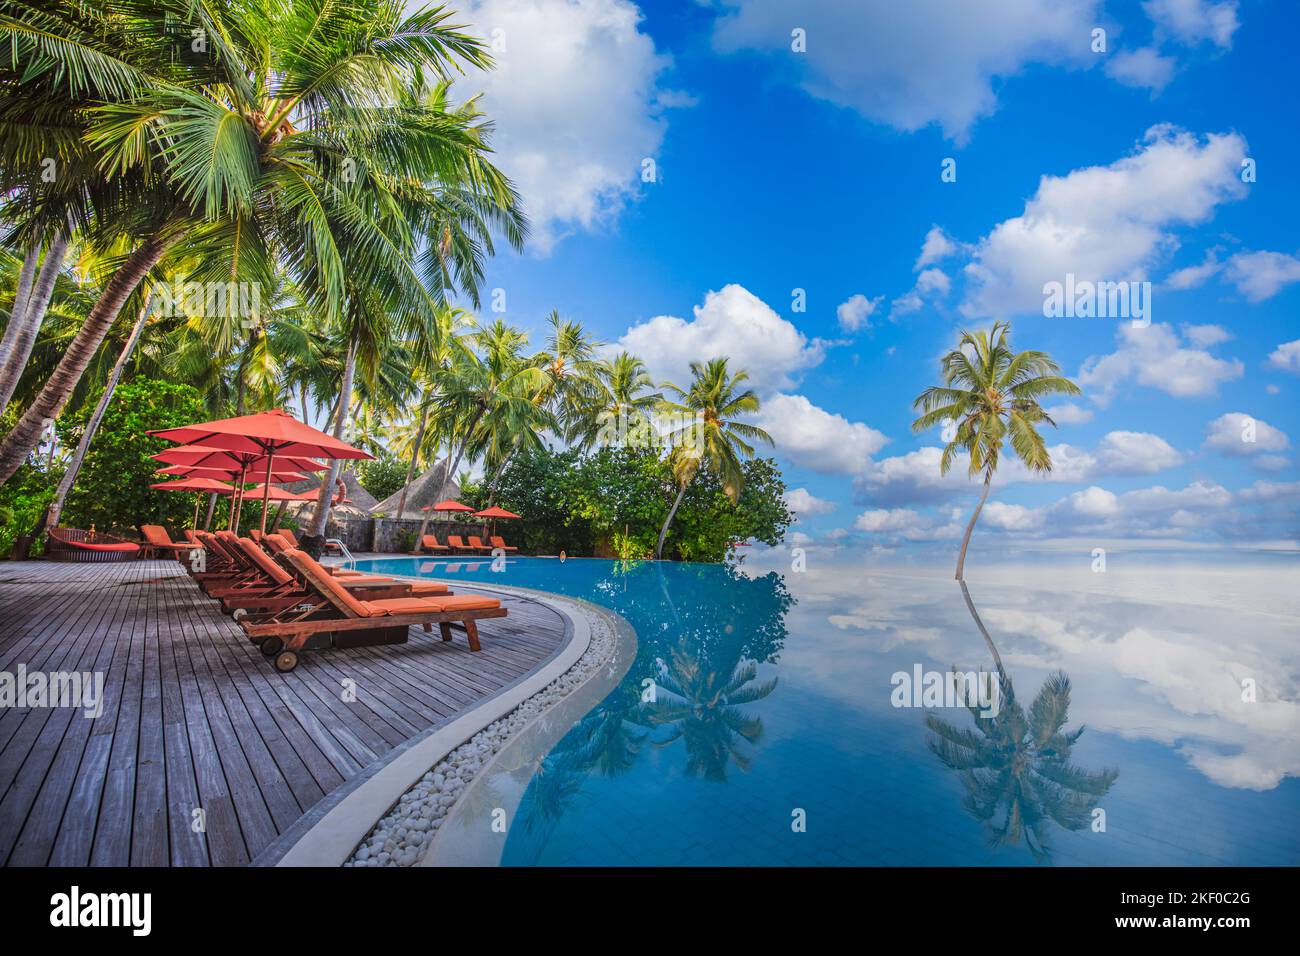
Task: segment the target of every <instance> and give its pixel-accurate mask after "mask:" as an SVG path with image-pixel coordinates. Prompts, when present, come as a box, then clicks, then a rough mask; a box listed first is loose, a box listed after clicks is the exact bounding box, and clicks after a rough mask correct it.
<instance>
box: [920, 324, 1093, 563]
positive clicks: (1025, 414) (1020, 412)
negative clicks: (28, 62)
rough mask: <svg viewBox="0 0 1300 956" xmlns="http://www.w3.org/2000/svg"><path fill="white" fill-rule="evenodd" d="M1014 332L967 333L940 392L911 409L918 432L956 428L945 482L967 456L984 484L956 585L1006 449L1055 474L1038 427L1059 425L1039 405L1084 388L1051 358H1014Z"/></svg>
mask: <svg viewBox="0 0 1300 956" xmlns="http://www.w3.org/2000/svg"><path fill="white" fill-rule="evenodd" d="M1010 332H1011V326H1010V324H1008V323H1006V322H997V323H994V325H993V329H992V330H991V331H989V332H962V333H961V338H960V340H959V341H958V343H957V347H956V348H955V349H953V350H952V351H950V352H949V353H948V354H947V355H945V356H944V357H943V358H942V359H941V360H940V368H941V369H942V372H943V385H932V386H930V387H929V388H927V389H926V390H925V391H924V392H922V393H921V394H920V395H919V396H918V397H917V399H916V401H915V402H913V404H912V407H913V408H915V409H917V410H919V411H921V412H922V414H921V416H920V417H919V418H917V419H916V421H914V422H912V430H913V431H914V432H922V431H925V430H926V429H929V428H933V427H934V426H935V425H938V424H941V423H944V422H951V423H954V424H955V425H956V426H957V427H956V432H955V434H954V436H953V439H952V440H951V441H950V442H948V444H947V445H946V446H945V447H944V450H943V457H942V458H941V459H940V461H939V473H940V474H942V475H946V474H947V473H948V470H949V469H950V468H952V464H953V461H954V460H955V459H956V457H957V455H958V453H959V452H965V453H966V454H967V455H968V456H969V464H968V466H967V471H968V473H969V474H970V475H971V476H972V477H974V476H975V475H979V474H983V476H984V488H983V491H981V493H980V500H979V503H978V504H977V505H976V506H975V511H974V513H973V514H972V515H971V518H970V522H969V523H968V524H967V525H966V533H965V535H963V537H962V541H961V552H960V554H958V556H957V574H956V578H957V580H958V581H960V580H961V579H962V573H963V570H964V568H965V566H966V548H967V546H968V545H969V544H970V537H971V533H972V532H973V531H974V530H975V522H976V521H978V520H979V516H980V511H981V510H982V509H983V508H984V502H985V501H986V500H987V499H988V496H989V485H990V484H991V482H992V481H993V473H994V472H996V471H997V469H998V461H999V459H1000V458H1001V454H1002V445H1003V443H1004V442H1005V441H1006V439H1007V437H1008V436H1010V439H1011V449H1012V451H1014V452H1015V454H1016V457H1017V458H1019V459H1020V460H1021V461H1022V462H1024V463H1025V466H1026V467H1027V468H1028V469H1029V470H1030V471H1037V472H1043V473H1046V472H1049V471H1051V470H1052V457H1051V455H1050V454H1048V451H1047V443H1046V442H1045V441H1044V440H1043V436H1042V435H1040V434H1039V432H1038V429H1037V428H1035V427H1034V426H1036V425H1038V424H1040V423H1042V422H1046V423H1047V424H1049V425H1052V426H1053V427H1055V425H1056V422H1054V421H1052V419H1051V417H1050V416H1048V414H1047V412H1045V411H1044V410H1043V408H1042V406H1041V405H1039V404H1038V400H1039V399H1040V398H1042V397H1043V396H1045V395H1078V394H1079V386H1078V385H1076V384H1074V382H1072V381H1070V380H1069V379H1067V378H1064V377H1062V376H1061V375H1059V374H1057V373H1059V372H1060V370H1061V369H1060V366H1059V365H1057V364H1056V362H1054V361H1052V358H1051V357H1050V356H1049V355H1048V354H1047V353H1046V352H1036V351H1032V350H1027V351H1024V352H1016V351H1014V350H1013V349H1012V348H1011V340H1010Z"/></svg>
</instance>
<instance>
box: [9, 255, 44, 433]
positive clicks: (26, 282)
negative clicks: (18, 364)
mask: <svg viewBox="0 0 1300 956" xmlns="http://www.w3.org/2000/svg"><path fill="white" fill-rule="evenodd" d="M41 243H42V235H41V234H40V233H37V235H36V236H35V238H33V239H32V243H31V245H30V246H28V247H27V255H26V256H25V257H24V258H23V267H22V269H20V270H19V272H18V285H17V287H16V288H15V289H14V303H13V305H12V306H10V308H9V324H8V325H6V326H5V334H4V338H0V370H3V369H5V368H8V366H9V357H10V356H11V355H12V354H13V350H14V340H15V339H16V338H17V337H18V330H19V329H21V328H22V327H23V316H25V315H26V314H27V303H28V301H29V300H30V299H31V297H32V279H33V278H34V277H35V276H36V266H37V264H38V263H39V262H40V259H41ZM3 410H4V408H3V406H0V411H3Z"/></svg>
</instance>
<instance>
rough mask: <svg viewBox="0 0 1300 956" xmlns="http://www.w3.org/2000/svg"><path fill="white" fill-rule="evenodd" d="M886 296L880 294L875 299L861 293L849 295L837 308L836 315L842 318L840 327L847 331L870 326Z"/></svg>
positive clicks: (855, 330)
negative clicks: (873, 316) (872, 317)
mask: <svg viewBox="0 0 1300 956" xmlns="http://www.w3.org/2000/svg"><path fill="white" fill-rule="evenodd" d="M884 298H885V297H884V296H883V295H878V296H876V297H875V298H874V299H868V298H867V297H866V296H865V295H862V294H861V293H858V294H856V295H851V296H849V297H848V299H847V300H845V301H844V302H841V303H840V304H839V305H838V306H837V307H836V308H835V315H836V317H837V318H838V319H839V320H840V328H841V329H843V330H844V331H845V332H857V331H859V330H861V329H866V328H870V327H871V321H870V320H871V316H872V315H873V314H874V313H875V311H876V308H877V306H879V305H880V303H881V302H883V301H884Z"/></svg>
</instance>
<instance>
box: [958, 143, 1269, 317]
mask: <svg viewBox="0 0 1300 956" xmlns="http://www.w3.org/2000/svg"><path fill="white" fill-rule="evenodd" d="M1245 152H1246V143H1245V141H1244V140H1243V139H1242V138H1241V137H1240V136H1238V135H1237V134H1235V133H1230V134H1224V135H1219V134H1210V135H1209V136H1207V137H1206V138H1205V139H1204V140H1203V141H1202V140H1198V139H1197V137H1195V136H1193V135H1192V134H1191V133H1188V132H1185V131H1183V130H1178V129H1175V128H1173V127H1170V126H1155V127H1152V128H1151V129H1149V130H1148V131H1147V133H1146V136H1145V140H1144V143H1143V144H1142V146H1141V148H1140V149H1139V150H1138V151H1137V152H1136V153H1134V154H1133V155H1131V156H1126V157H1124V158H1123V159H1120V160H1118V161H1116V162H1114V163H1112V164H1110V165H1109V166H1092V167H1087V168H1084V169H1076V170H1074V171H1073V172H1071V173H1069V174H1067V175H1065V176H1044V177H1043V178H1042V180H1041V181H1040V182H1039V185H1038V190H1037V192H1036V193H1035V194H1034V196H1033V197H1032V198H1031V199H1030V200H1029V201H1028V202H1027V203H1026V204H1025V209H1024V212H1023V213H1022V214H1021V215H1019V216H1017V217H1015V218H1014V219H1008V220H1006V221H1004V222H1002V223H999V224H998V225H997V226H996V227H994V229H993V231H992V232H990V233H989V234H988V235H987V236H985V237H984V238H983V239H981V240H980V242H979V243H978V245H977V247H976V252H975V258H974V260H973V261H972V262H971V263H969V264H968V265H967V266H966V275H967V278H968V280H969V285H968V290H967V295H966V299H965V301H964V302H963V304H962V312H963V314H965V315H967V316H968V317H981V316H994V317H1003V316H1008V315H1013V314H1017V313H1034V314H1042V307H1043V286H1044V284H1046V283H1047V282H1063V281H1064V280H1065V277H1066V275H1067V274H1071V273H1072V274H1073V275H1074V276H1075V278H1076V281H1090V282H1098V281H1111V282H1117V281H1126V280H1127V281H1141V280H1145V279H1146V278H1147V275H1148V272H1149V270H1150V269H1151V268H1152V267H1153V266H1154V265H1156V264H1157V263H1158V262H1159V261H1160V260H1161V258H1162V257H1163V256H1164V255H1166V254H1167V253H1168V252H1169V250H1170V249H1171V248H1172V247H1173V246H1174V245H1175V244H1176V238H1175V236H1174V235H1173V232H1172V230H1173V229H1174V228H1175V227H1178V226H1186V225H1193V224H1196V223H1200V222H1204V221H1205V220H1206V219H1208V218H1210V216H1212V215H1213V213H1214V210H1215V208H1216V207H1217V206H1218V205H1219V204H1221V203H1223V202H1226V201H1228V200H1231V199H1236V198H1239V197H1241V196H1243V195H1244V194H1245V190H1246V187H1245V185H1244V184H1243V183H1242V182H1241V180H1240V179H1238V177H1237V172H1238V170H1239V167H1240V164H1241V159H1242V157H1243V156H1244V155H1245Z"/></svg>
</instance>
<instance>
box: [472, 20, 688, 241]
mask: <svg viewBox="0 0 1300 956" xmlns="http://www.w3.org/2000/svg"><path fill="white" fill-rule="evenodd" d="M460 10H461V13H462V14H463V19H464V20H466V21H468V22H470V23H473V24H475V26H476V27H477V28H478V29H479V30H481V31H482V33H483V35H484V36H486V37H487V38H488V39H489V40H491V39H492V38H493V36H494V31H497V30H500V31H502V32H501V33H500V34H499V35H498V36H499V37H500V39H501V40H502V41H504V44H505V49H504V50H502V49H499V48H498V49H496V50H494V52H493V56H494V58H495V60H496V68H495V69H493V70H490V71H487V72H486V73H477V74H474V75H473V76H472V77H471V78H469V79H466V80H464V81H462V84H461V86H463V87H464V89H465V91H466V92H467V93H472V92H477V91H479V90H482V91H483V94H484V95H483V101H482V104H483V108H484V110H485V111H486V112H487V114H488V115H489V116H490V117H492V119H493V120H494V121H495V123H496V132H495V133H494V135H493V138H492V145H493V147H494V149H495V150H496V160H497V162H498V163H499V165H500V166H501V168H502V169H504V170H505V172H506V173H507V174H508V175H509V176H510V177H511V179H513V180H514V183H515V185H516V186H517V187H518V188H519V191H520V193H521V194H522V195H523V197H524V202H525V207H526V210H527V212H528V215H529V217H530V219H531V220H532V224H533V228H532V237H531V240H530V242H531V246H532V248H534V249H535V250H537V251H538V252H540V253H542V254H546V253H548V252H549V251H550V250H551V249H552V248H553V247H554V245H555V244H556V243H557V242H558V241H560V240H561V239H562V238H564V236H565V235H568V234H570V233H572V232H574V231H577V230H593V229H599V228H601V227H604V226H607V225H608V224H609V223H611V222H612V221H613V220H614V219H615V218H616V217H617V216H618V214H619V212H620V211H621V210H622V209H623V208H624V207H625V206H626V205H627V204H628V202H630V201H632V200H633V199H634V198H635V197H636V196H637V195H638V191H639V188H640V177H641V161H642V159H644V158H646V157H654V156H655V153H656V151H657V150H658V149H659V145H660V143H661V142H662V140H663V136H664V130H665V126H666V124H665V121H664V118H663V111H664V109H666V108H668V107H670V106H679V105H683V104H685V103H688V102H689V98H683V97H682V96H681V95H678V94H676V93H675V92H674V91H671V90H665V89H662V88H661V87H660V85H659V84H660V79H661V75H662V73H663V72H664V71H665V70H666V69H667V68H668V67H669V65H670V63H671V60H670V58H668V57H666V56H663V55H661V54H659V53H657V52H656V51H655V46H654V41H653V40H652V39H651V38H650V37H649V36H648V35H647V34H645V33H643V32H641V30H640V29H639V25H640V22H641V11H640V10H639V9H638V8H637V6H636V5H635V4H633V3H630V2H628V0H468V2H467V4H466V5H465V6H464V7H461V8H460Z"/></svg>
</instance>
